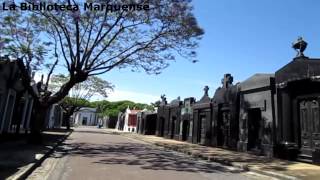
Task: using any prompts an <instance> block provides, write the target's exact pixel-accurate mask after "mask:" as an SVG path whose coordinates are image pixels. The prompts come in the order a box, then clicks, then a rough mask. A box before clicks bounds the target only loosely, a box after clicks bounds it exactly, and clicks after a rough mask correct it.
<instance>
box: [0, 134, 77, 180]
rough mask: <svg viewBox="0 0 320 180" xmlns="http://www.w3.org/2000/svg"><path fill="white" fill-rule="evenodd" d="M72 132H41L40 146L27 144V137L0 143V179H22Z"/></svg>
mask: <svg viewBox="0 0 320 180" xmlns="http://www.w3.org/2000/svg"><path fill="white" fill-rule="evenodd" d="M71 132H72V131H67V130H65V129H57V130H50V131H45V132H43V142H44V144H42V145H31V144H28V143H27V137H23V138H21V139H19V140H15V141H9V142H5V143H0V179H24V178H25V177H26V176H27V175H28V173H30V172H31V171H32V170H33V169H34V168H36V166H37V165H39V164H41V162H42V161H43V160H44V159H45V158H46V156H47V155H49V154H50V153H51V152H52V150H53V149H54V148H55V147H56V146H57V145H58V144H59V143H60V142H62V141H63V140H64V139H65V138H66V137H67V136H68V135H70V134H71Z"/></svg>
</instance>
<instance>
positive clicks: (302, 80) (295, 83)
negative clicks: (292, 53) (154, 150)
mask: <svg viewBox="0 0 320 180" xmlns="http://www.w3.org/2000/svg"><path fill="white" fill-rule="evenodd" d="M208 91H209V88H208V87H207V86H206V87H205V88H204V95H203V97H202V98H201V99H200V100H199V101H196V100H195V98H192V97H191V98H186V99H184V100H183V101H182V100H180V97H178V98H177V99H175V100H173V101H171V102H170V103H167V101H166V97H165V96H164V95H163V96H161V99H162V100H161V102H160V104H159V107H158V111H157V119H156V127H155V134H156V135H157V136H162V137H165V138H171V139H176V140H181V141H188V142H191V143H197V144H201V145H207V146H214V147H221V148H227V149H231V150H237V151H243V152H248V153H253V154H257V155H264V156H268V157H282V158H287V159H297V160H301V161H307V162H313V163H319V161H320V116H319V113H320V112H319V111H320V109H319V103H320V59H312V58H308V57H306V56H304V55H303V53H302V52H300V53H299V55H298V56H297V57H296V58H294V59H293V61H291V62H290V63H288V64H287V65H285V66H284V67H282V68H281V69H279V70H278V71H276V72H275V73H274V74H255V75H253V76H252V77H250V78H248V79H247V80H245V81H243V82H241V83H237V84H233V77H232V76H231V75H230V74H225V75H224V78H223V79H222V86H221V87H219V88H218V89H217V90H216V91H215V93H214V96H213V98H210V96H209V95H208Z"/></svg>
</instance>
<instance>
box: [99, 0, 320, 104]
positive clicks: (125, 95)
mask: <svg viewBox="0 0 320 180" xmlns="http://www.w3.org/2000/svg"><path fill="white" fill-rule="evenodd" d="M193 4H194V8H195V9H194V13H195V16H196V18H197V19H198V22H199V25H200V26H201V27H202V28H203V29H204V30H205V35H204V37H203V39H202V40H201V42H200V47H199V48H198V49H197V52H198V59H199V60H200V61H199V62H198V63H196V64H193V63H190V62H189V61H187V60H185V59H182V58H179V59H178V60H177V61H176V62H174V63H172V64H171V65H170V66H169V67H168V68H167V69H165V70H164V71H163V72H162V74H160V75H157V76H156V75H147V74H146V73H144V72H140V73H137V72H130V70H121V71H120V70H118V69H115V70H113V71H112V72H110V73H108V74H105V75H103V76H101V77H103V78H104V79H106V80H108V81H110V82H112V83H113V84H114V85H115V86H116V88H115V91H114V93H113V94H110V97H109V98H108V99H109V100H111V101H114V100H122V99H129V100H133V101H137V102H144V103H150V102H154V101H155V100H157V99H160V95H161V94H166V95H167V97H168V100H169V101H171V100H172V99H173V98H176V97H178V96H181V98H185V97H195V98H196V99H200V98H201V96H202V95H203V90H202V89H203V87H204V86H205V85H208V86H209V87H210V90H209V95H210V96H213V93H214V91H215V89H216V88H217V87H219V86H220V84H221V83H220V82H221V79H222V77H223V74H225V73H231V74H232V75H233V77H234V82H239V81H243V80H245V79H247V78H249V77H250V76H251V75H253V74H255V73H273V72H275V71H276V70H278V69H279V68H281V67H282V66H284V65H285V64H287V63H289V62H290V61H291V60H292V58H294V57H295V55H296V52H295V51H294V50H293V49H292V48H291V43H292V42H293V41H295V40H296V39H297V37H298V36H302V37H303V38H304V39H305V40H306V41H307V42H308V45H309V46H308V48H307V50H306V51H305V55H306V56H309V57H320V13H319V12H320V1H317V0H304V1H301V0H194V2H193Z"/></svg>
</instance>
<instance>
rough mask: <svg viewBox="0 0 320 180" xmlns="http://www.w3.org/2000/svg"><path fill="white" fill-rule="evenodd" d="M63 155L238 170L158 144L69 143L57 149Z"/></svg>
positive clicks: (168, 166)
mask: <svg viewBox="0 0 320 180" xmlns="http://www.w3.org/2000/svg"><path fill="white" fill-rule="evenodd" d="M55 154H58V155H57V158H60V157H62V156H65V155H68V156H81V157H87V158H97V159H99V160H97V161H94V162H93V163H97V164H105V165H129V166H139V167H140V168H141V169H146V170H171V171H185V172H194V173H199V172H204V173H221V172H223V173H227V172H229V173H239V172H241V170H231V169H229V168H226V167H224V166H221V165H219V164H216V163H210V162H205V161H201V162H200V161H197V160H195V159H193V158H191V157H189V156H186V155H183V154H178V153H175V152H173V151H168V150H164V149H159V148H155V147H152V146H149V145H144V144H140V143H133V142H128V143H112V144H93V143H70V144H66V143H65V144H64V145H63V146H60V147H59V148H58V149H57V150H56V153H55Z"/></svg>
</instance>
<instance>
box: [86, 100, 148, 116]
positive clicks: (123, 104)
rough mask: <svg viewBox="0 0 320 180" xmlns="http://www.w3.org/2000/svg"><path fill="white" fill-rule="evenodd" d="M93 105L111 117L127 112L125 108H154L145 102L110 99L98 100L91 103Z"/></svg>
mask: <svg viewBox="0 0 320 180" xmlns="http://www.w3.org/2000/svg"><path fill="white" fill-rule="evenodd" d="M91 106H92V107H96V108H97V111H98V112H99V113H101V114H102V115H103V116H109V117H117V116H118V114H119V112H125V110H126V109H127V108H128V107H130V108H131V109H133V108H135V109H139V110H143V109H147V110H150V111H153V110H154V107H153V106H152V105H148V104H143V103H135V102H132V101H128V100H125V101H116V102H109V101H106V100H104V101H96V102H92V103H91Z"/></svg>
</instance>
